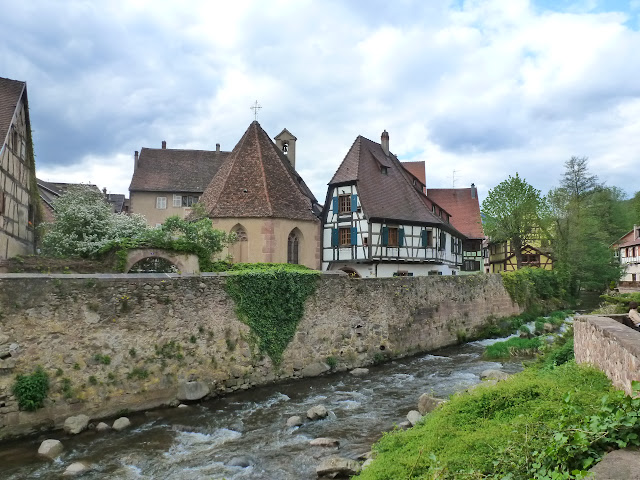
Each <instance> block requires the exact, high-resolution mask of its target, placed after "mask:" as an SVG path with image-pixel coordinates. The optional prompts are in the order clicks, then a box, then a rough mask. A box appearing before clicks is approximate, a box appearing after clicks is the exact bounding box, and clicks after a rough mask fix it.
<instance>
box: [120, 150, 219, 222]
mask: <svg viewBox="0 0 640 480" xmlns="http://www.w3.org/2000/svg"><path fill="white" fill-rule="evenodd" d="M228 155H229V152H223V151H221V150H220V144H217V145H216V150H215V151H209V150H181V149H173V148H171V149H170V148H167V142H165V141H163V142H162V147H161V148H142V150H141V151H140V154H139V155H138V152H135V154H134V170H133V178H132V179H131V185H130V186H129V197H130V198H129V211H130V212H131V213H139V214H142V215H144V217H145V218H146V219H147V223H148V224H149V225H151V226H157V225H160V224H161V223H163V222H164V221H165V220H166V219H167V218H169V217H171V216H173V215H178V216H180V217H183V218H184V217H186V216H187V215H188V214H189V213H190V212H191V206H192V205H193V204H194V203H196V202H197V201H198V200H199V198H200V195H202V192H204V189H205V188H206V187H207V185H208V184H209V183H210V182H211V179H212V178H213V176H214V175H215V173H216V172H217V171H218V169H219V168H220V165H221V164H222V162H223V161H224V159H225V158H227V156H228Z"/></svg>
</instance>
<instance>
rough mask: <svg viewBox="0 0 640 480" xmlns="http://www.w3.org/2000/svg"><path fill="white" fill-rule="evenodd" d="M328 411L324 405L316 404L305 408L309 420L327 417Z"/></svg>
mask: <svg viewBox="0 0 640 480" xmlns="http://www.w3.org/2000/svg"><path fill="white" fill-rule="evenodd" d="M328 415H329V412H328V411H327V408H326V407H325V406H324V405H316V406H315V407H311V408H310V409H309V410H307V418H308V419H309V420H320V419H322V418H327V416H328Z"/></svg>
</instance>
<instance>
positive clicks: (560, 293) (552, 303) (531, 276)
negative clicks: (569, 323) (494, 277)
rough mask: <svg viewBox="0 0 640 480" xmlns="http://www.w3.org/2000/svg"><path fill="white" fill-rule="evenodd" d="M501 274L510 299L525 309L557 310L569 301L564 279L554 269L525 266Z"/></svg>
mask: <svg viewBox="0 0 640 480" xmlns="http://www.w3.org/2000/svg"><path fill="white" fill-rule="evenodd" d="M501 274H502V283H503V285H504V288H505V289H506V290H507V292H508V293H509V296H510V297H511V299H512V300H513V301H514V302H516V303H517V304H518V305H520V306H521V307H523V308H524V309H525V310H526V311H538V310H539V311H545V310H557V309H559V308H561V307H563V306H565V305H566V304H567V302H569V301H570V299H569V297H568V294H567V289H566V282H565V281H564V280H565V279H564V278H563V277H562V275H560V274H559V273H558V272H556V271H554V270H544V269H542V268H529V267H525V268H521V269H520V270H515V271H510V272H501Z"/></svg>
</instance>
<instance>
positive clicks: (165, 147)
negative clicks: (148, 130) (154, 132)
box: [162, 140, 167, 150]
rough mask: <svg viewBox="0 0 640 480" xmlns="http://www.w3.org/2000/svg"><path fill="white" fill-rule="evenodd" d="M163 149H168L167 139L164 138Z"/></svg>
mask: <svg viewBox="0 0 640 480" xmlns="http://www.w3.org/2000/svg"><path fill="white" fill-rule="evenodd" d="M162 149H163V150H166V149H167V142H166V141H165V140H162Z"/></svg>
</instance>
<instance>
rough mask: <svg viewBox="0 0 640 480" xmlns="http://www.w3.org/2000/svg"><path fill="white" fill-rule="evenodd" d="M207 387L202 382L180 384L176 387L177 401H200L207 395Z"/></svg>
mask: <svg viewBox="0 0 640 480" xmlns="http://www.w3.org/2000/svg"><path fill="white" fill-rule="evenodd" d="M209 391H210V390H209V386H208V385H207V384H206V383H204V382H182V383H181V384H180V385H178V395H177V396H178V400H200V399H201V398H204V397H206V396H207V395H209Z"/></svg>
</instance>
